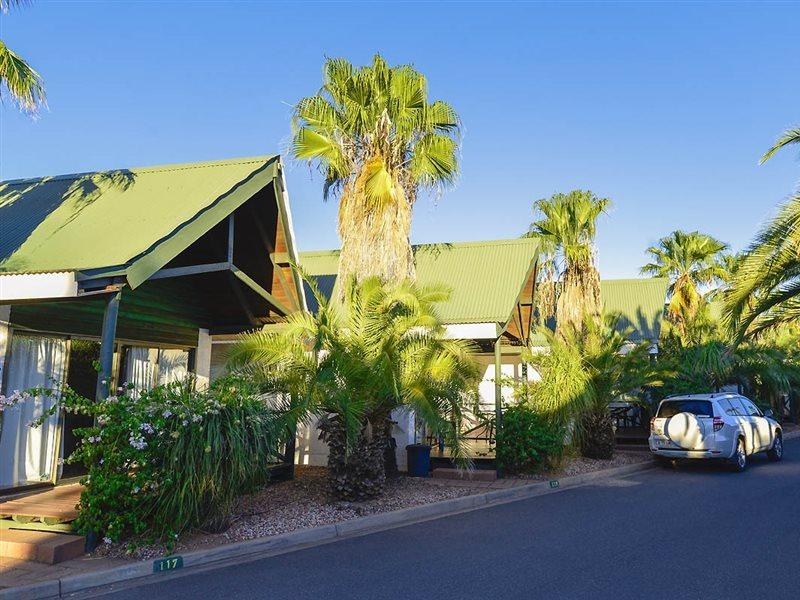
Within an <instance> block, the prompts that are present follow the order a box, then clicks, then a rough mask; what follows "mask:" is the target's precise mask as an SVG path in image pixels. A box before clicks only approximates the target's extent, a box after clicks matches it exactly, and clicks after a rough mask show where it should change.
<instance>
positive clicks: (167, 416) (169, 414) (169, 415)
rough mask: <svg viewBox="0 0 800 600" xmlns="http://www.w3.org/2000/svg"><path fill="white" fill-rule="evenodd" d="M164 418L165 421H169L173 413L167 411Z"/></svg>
mask: <svg viewBox="0 0 800 600" xmlns="http://www.w3.org/2000/svg"><path fill="white" fill-rule="evenodd" d="M163 416H164V418H165V419H169V418H170V417H171V416H172V412H171V411H169V410H165V411H164V413H163Z"/></svg>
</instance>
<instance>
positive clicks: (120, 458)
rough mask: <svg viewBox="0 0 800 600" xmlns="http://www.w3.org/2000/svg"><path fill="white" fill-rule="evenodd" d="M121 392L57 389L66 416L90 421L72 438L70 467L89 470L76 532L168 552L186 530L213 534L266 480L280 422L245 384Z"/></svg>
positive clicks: (178, 385)
mask: <svg viewBox="0 0 800 600" xmlns="http://www.w3.org/2000/svg"><path fill="white" fill-rule="evenodd" d="M36 392H37V393H38V392H41V390H36ZM119 392H120V393H119V395H117V396H110V397H109V398H107V399H106V400H102V401H99V402H98V401H95V400H90V399H87V398H83V397H82V396H80V395H78V394H77V393H75V392H74V391H73V390H71V389H70V388H64V389H63V390H62V398H61V401H60V404H61V406H63V407H64V409H65V410H66V411H68V412H76V413H81V414H86V415H91V416H93V417H94V418H95V426H93V427H89V428H84V429H78V430H76V434H77V435H78V437H79V438H81V441H82V443H81V444H80V445H79V446H78V448H77V449H76V450H75V452H74V453H73V454H72V456H70V457H69V458H68V459H67V460H68V462H78V463H82V464H83V465H84V466H86V468H87V470H88V474H87V476H86V477H84V478H83V479H82V483H83V484H84V485H85V489H84V491H83V493H82V494H81V499H80V504H79V516H78V519H77V526H78V529H79V531H81V532H82V533H86V532H89V531H93V532H95V533H96V534H97V535H99V536H102V537H103V538H104V540H105V541H106V542H111V541H118V540H121V539H125V538H128V537H130V536H144V538H145V539H146V540H147V541H162V542H166V543H168V544H170V543H171V542H172V541H173V540H174V539H175V538H177V536H178V535H179V534H180V533H181V532H184V531H186V530H188V529H191V528H196V527H205V528H207V529H214V530H219V529H220V528H221V527H223V526H225V524H226V522H227V520H228V516H229V514H230V509H231V505H232V503H233V500H234V499H235V498H236V497H237V496H238V495H240V494H242V493H247V492H250V491H254V490H255V489H256V488H258V487H259V486H261V485H263V484H264V483H266V481H267V480H268V477H269V475H268V470H267V466H268V464H269V463H270V462H274V461H275V458H276V455H277V448H278V445H279V442H280V437H281V435H282V432H283V430H284V427H283V422H282V420H281V418H280V417H279V415H278V414H277V413H276V412H274V411H272V410H270V408H269V407H268V405H267V404H266V403H265V402H264V401H263V400H262V399H261V398H259V397H258V396H257V395H256V394H255V393H254V390H253V389H252V388H250V386H249V385H248V384H247V383H246V382H244V381H241V380H235V379H225V380H223V381H220V382H217V383H215V384H214V386H213V387H212V388H211V389H210V390H208V391H198V390H196V389H195V387H194V384H193V382H192V381H187V382H176V383H171V384H168V385H165V386H159V387H157V388H154V389H153V390H150V391H146V392H141V393H135V392H134V391H133V390H130V389H123V388H120V390H119Z"/></svg>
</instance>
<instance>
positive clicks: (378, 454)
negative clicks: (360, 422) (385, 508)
mask: <svg viewBox="0 0 800 600" xmlns="http://www.w3.org/2000/svg"><path fill="white" fill-rule="evenodd" d="M385 422H386V418H385V417H377V418H373V419H372V420H371V421H367V422H366V423H365V425H364V426H363V427H362V428H361V431H360V432H359V435H358V439H357V440H356V442H355V444H353V445H352V446H351V447H350V448H349V449H348V445H347V433H346V431H345V428H344V426H343V425H342V423H341V422H340V421H339V420H338V418H337V417H336V416H331V417H328V418H325V419H321V420H320V424H319V429H320V439H321V440H322V441H324V442H326V443H327V444H328V483H329V485H330V489H331V493H332V494H333V496H334V497H336V498H338V499H340V500H351V501H361V500H368V499H370V498H374V497H376V496H378V495H380V494H381V492H383V488H384V484H385V483H386V472H385V470H384V451H385V448H386V445H387V438H386V426H385Z"/></svg>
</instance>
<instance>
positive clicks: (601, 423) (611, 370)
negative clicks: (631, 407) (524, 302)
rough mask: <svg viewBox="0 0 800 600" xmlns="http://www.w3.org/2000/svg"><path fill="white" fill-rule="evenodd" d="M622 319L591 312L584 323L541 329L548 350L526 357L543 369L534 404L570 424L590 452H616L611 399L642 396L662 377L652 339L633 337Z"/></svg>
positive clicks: (602, 454) (605, 455)
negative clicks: (558, 332)
mask: <svg viewBox="0 0 800 600" xmlns="http://www.w3.org/2000/svg"><path fill="white" fill-rule="evenodd" d="M618 323H619V322H618V318H616V317H613V316H611V317H606V318H604V319H601V320H600V321H599V322H598V321H595V320H593V319H589V318H586V319H584V320H583V325H582V326H581V328H580V329H578V328H577V327H572V328H571V329H568V330H565V331H564V332H563V334H562V335H556V334H554V333H553V332H551V331H549V330H542V333H543V334H544V335H545V337H546V338H547V341H548V349H547V351H546V352H542V353H538V354H529V355H527V356H526V357H525V358H526V360H528V361H529V362H531V363H532V364H533V365H535V366H536V367H537V368H538V370H539V373H540V375H541V380H540V381H539V382H534V383H531V384H530V390H529V392H528V393H529V395H530V397H531V403H532V405H533V406H534V407H535V408H536V410H537V411H539V412H540V413H541V414H543V415H544V416H546V417H547V418H548V419H549V420H550V421H551V422H552V423H554V424H558V425H561V426H563V427H567V428H568V429H569V430H570V431H571V432H572V435H573V439H574V440H575V441H576V442H577V444H578V447H579V448H580V451H581V453H582V454H583V455H584V456H588V457H590V458H610V457H611V456H612V455H613V453H614V425H613V422H612V419H611V414H610V410H609V405H610V404H611V402H614V401H615V400H618V399H620V398H623V397H625V398H626V399H637V400H638V398H637V396H640V395H641V392H642V390H643V389H644V388H645V387H648V386H654V385H659V384H660V383H661V374H660V373H659V370H658V369H657V367H656V366H655V365H653V364H652V363H651V362H650V356H649V345H648V344H646V343H643V344H633V343H630V342H629V341H628V337H629V333H630V331H628V330H623V331H620V329H619V327H618Z"/></svg>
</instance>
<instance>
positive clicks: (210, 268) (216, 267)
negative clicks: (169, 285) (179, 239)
mask: <svg viewBox="0 0 800 600" xmlns="http://www.w3.org/2000/svg"><path fill="white" fill-rule="evenodd" d="M231 266H232V263H230V262H218V263H205V264H202V265H189V266H187V267H172V268H169V269H161V270H159V271H156V272H155V273H153V274H152V275H151V276H150V279H148V281H150V280H153V279H167V278H170V277H185V276H187V275H202V274H203V273H216V272H219V271H228V270H230V268H231Z"/></svg>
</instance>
